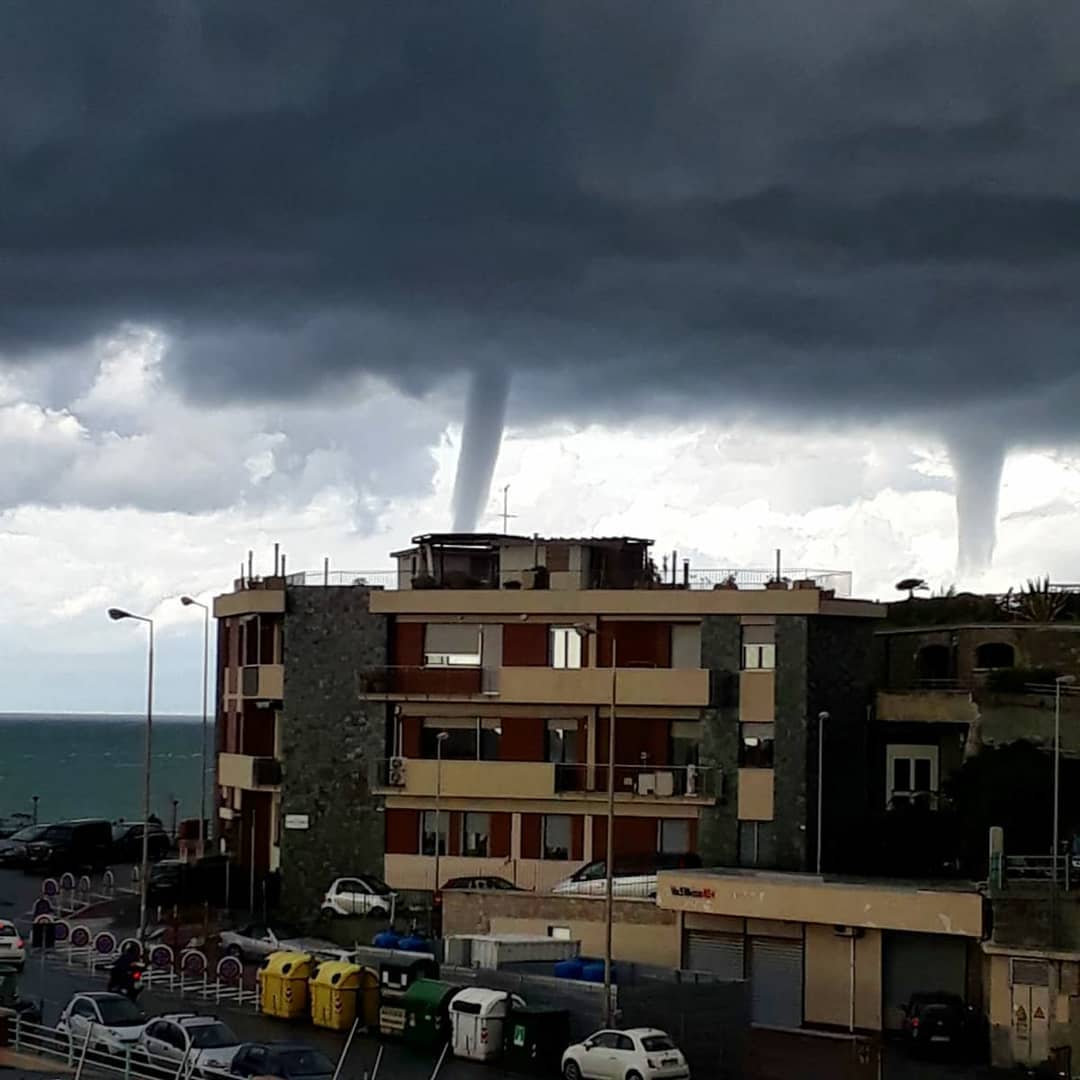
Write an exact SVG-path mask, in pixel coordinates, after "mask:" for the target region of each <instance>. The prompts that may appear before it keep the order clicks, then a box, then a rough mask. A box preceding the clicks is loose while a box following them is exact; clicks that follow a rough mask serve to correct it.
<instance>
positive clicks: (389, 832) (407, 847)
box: [384, 810, 420, 855]
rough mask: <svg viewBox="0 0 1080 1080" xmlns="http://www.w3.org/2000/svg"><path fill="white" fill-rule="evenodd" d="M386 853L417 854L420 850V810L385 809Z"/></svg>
mask: <svg viewBox="0 0 1080 1080" xmlns="http://www.w3.org/2000/svg"><path fill="white" fill-rule="evenodd" d="M384 816H385V818H386V853H387V855H417V854H419V851H420V811H419V810H387V811H386V814H385V815H384Z"/></svg>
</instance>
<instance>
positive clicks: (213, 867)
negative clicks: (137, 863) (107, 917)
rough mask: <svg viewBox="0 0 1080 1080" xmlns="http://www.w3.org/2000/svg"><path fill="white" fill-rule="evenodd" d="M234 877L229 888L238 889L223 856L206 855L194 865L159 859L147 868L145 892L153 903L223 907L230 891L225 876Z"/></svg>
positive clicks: (227, 879)
mask: <svg viewBox="0 0 1080 1080" xmlns="http://www.w3.org/2000/svg"><path fill="white" fill-rule="evenodd" d="M230 874H233V875H235V877H234V881H233V889H234V890H236V891H237V893H238V892H239V890H240V888H241V887H242V882H241V880H240V875H239V874H238V873H237V872H236V871H235V870H233V869H230V865H229V860H228V858H227V857H226V856H224V855H207V856H206V857H205V858H202V859H196V860H195V862H191V863H189V862H185V861H184V860H182V859H162V860H161V861H160V862H158V863H155V864H154V866H152V867H151V869H150V876H149V878H147V882H146V892H147V896H148V898H149V899H150V901H151V903H154V904H181V905H183V904H201V903H202V902H203V901H209V902H210V903H211V904H224V903H225V901H226V898H227V896H228V894H229V892H230V891H231V890H230V888H229V875H230Z"/></svg>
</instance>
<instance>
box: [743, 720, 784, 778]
mask: <svg viewBox="0 0 1080 1080" xmlns="http://www.w3.org/2000/svg"><path fill="white" fill-rule="evenodd" d="M775 737H776V725H775V724H753V723H747V724H740V725H739V739H740V742H739V766H740V767H741V768H744V769H771V768H772V767H773V742H774V740H775Z"/></svg>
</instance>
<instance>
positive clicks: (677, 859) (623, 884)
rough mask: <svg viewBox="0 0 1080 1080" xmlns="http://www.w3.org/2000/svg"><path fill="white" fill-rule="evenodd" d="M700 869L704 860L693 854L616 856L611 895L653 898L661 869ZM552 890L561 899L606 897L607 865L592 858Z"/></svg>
mask: <svg viewBox="0 0 1080 1080" xmlns="http://www.w3.org/2000/svg"><path fill="white" fill-rule="evenodd" d="M700 867H701V857H700V856H699V855H695V854H693V853H692V852H686V853H683V854H671V853H668V852H659V853H657V854H655V855H626V856H619V855H616V856H615V874H614V877H613V879H612V882H611V894H612V896H616V897H620V896H632V897H644V898H648V899H652V898H653V897H655V896H656V875H657V874H658V873H659V872H660V871H661V870H697V869H699V868H700ZM551 891H552V892H553V893H557V894H558V895H560V896H604V895H605V894H606V892H607V862H606V861H605V860H604V859H593V861H592V862H590V863H586V864H585V865H584V866H583V867H582V868H581V869H580V870H578V871H577V873H575V874H571V875H570V877H568V878H567V879H566V880H565V881H560V882H559V884H558V885H556V886H555V887H554V888H553V889H552V890H551Z"/></svg>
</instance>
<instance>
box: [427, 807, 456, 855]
mask: <svg viewBox="0 0 1080 1080" xmlns="http://www.w3.org/2000/svg"><path fill="white" fill-rule="evenodd" d="M449 820H450V815H449V814H448V813H447V812H446V811H445V810H444V811H443V812H442V813H441V814H439V854H440V855H445V854H446V851H447V847H446V832H447V824H448V822H449ZM420 854H421V855H434V854H435V811H434V810H425V811H424V813H423V815H422V816H421V818H420Z"/></svg>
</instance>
